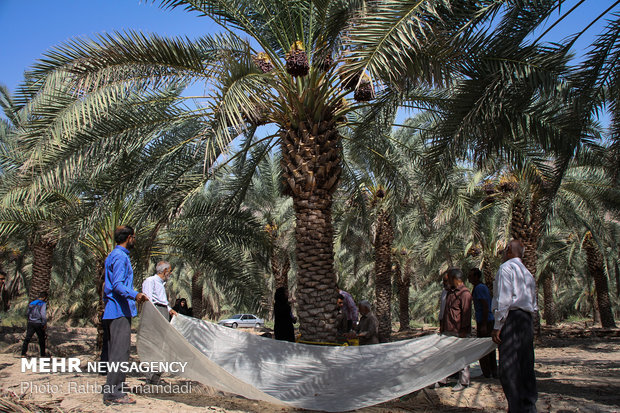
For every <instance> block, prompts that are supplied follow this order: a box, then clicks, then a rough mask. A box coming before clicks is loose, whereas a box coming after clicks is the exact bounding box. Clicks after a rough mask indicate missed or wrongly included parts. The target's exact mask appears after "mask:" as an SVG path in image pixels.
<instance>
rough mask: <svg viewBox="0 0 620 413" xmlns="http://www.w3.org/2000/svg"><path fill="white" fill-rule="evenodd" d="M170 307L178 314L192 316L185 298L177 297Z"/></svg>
mask: <svg viewBox="0 0 620 413" xmlns="http://www.w3.org/2000/svg"><path fill="white" fill-rule="evenodd" d="M172 309H173V310H174V311H176V312H177V313H179V314H183V315H186V316H189V317H192V309H191V308H189V307H188V306H187V300H186V299H185V298H177V300H176V301H175V303H174V307H172Z"/></svg>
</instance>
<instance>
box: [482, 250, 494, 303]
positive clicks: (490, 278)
mask: <svg viewBox="0 0 620 413" xmlns="http://www.w3.org/2000/svg"><path fill="white" fill-rule="evenodd" d="M482 278H483V279H484V284H485V285H486V286H487V288H488V289H489V291H490V292H491V297H493V284H494V283H495V271H493V268H491V260H490V259H488V258H486V257H484V256H483V258H482Z"/></svg>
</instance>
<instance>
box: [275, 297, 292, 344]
mask: <svg viewBox="0 0 620 413" xmlns="http://www.w3.org/2000/svg"><path fill="white" fill-rule="evenodd" d="M273 298H274V301H275V303H274V306H273V316H274V319H275V323H274V326H273V332H274V335H275V338H276V340H285V341H291V342H295V328H294V327H293V323H294V322H295V321H296V320H295V317H293V312H292V311H291V305H290V304H289V302H288V291H287V289H286V287H280V288H278V289H277V290H276V294H275V296H274V297H273Z"/></svg>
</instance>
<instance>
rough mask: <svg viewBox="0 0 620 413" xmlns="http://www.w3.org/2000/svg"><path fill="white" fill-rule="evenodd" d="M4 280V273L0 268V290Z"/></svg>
mask: <svg viewBox="0 0 620 413" xmlns="http://www.w3.org/2000/svg"><path fill="white" fill-rule="evenodd" d="M5 282H6V273H5V272H4V271H2V270H0V290H2V288H3V287H4V283H5Z"/></svg>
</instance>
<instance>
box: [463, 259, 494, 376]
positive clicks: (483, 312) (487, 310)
mask: <svg viewBox="0 0 620 413" xmlns="http://www.w3.org/2000/svg"><path fill="white" fill-rule="evenodd" d="M467 279H468V280H469V282H470V283H472V285H473V286H474V288H473V290H472V295H473V299H474V309H475V311H476V335H477V336H478V337H491V332H492V331H493V323H494V322H495V319H494V318H493V313H492V312H491V293H490V292H489V288H488V287H487V286H486V285H485V284H483V283H482V272H481V271H480V270H479V269H478V268H472V269H471V270H469V274H468V276H467ZM480 368H481V369H482V374H483V375H484V377H487V378H489V377H491V376H493V377H494V378H496V377H497V361H496V358H495V350H493V351H492V352H490V353H489V354H487V355H486V356H484V357H483V358H481V359H480Z"/></svg>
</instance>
